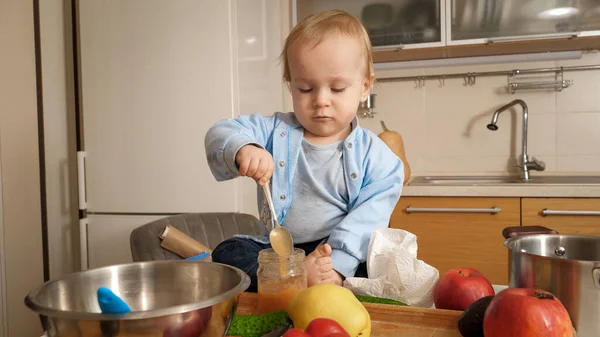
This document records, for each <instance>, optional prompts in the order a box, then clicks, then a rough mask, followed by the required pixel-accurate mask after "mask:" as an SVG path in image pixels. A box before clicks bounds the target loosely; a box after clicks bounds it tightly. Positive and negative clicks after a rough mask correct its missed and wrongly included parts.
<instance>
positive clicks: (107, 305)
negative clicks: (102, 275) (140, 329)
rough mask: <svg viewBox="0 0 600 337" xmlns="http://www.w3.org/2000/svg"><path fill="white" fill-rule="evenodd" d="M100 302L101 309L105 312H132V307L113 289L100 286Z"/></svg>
mask: <svg viewBox="0 0 600 337" xmlns="http://www.w3.org/2000/svg"><path fill="white" fill-rule="evenodd" d="M98 304H99V305H100V310H102V313H105V314H126V313H128V312H131V309H130V308H129V306H128V305H127V303H125V301H123V300H122V299H121V298H120V297H119V296H117V295H116V294H115V293H113V292H112V290H110V289H108V288H105V287H100V288H98Z"/></svg>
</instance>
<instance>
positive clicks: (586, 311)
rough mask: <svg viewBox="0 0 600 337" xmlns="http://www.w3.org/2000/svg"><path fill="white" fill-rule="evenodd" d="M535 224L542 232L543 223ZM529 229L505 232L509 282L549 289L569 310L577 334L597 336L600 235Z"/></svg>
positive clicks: (510, 284)
mask: <svg viewBox="0 0 600 337" xmlns="http://www.w3.org/2000/svg"><path fill="white" fill-rule="evenodd" d="M535 228H536V232H537V233H539V228H540V227H535ZM526 229H527V227H525V226H524V227H522V229H521V231H520V233H518V235H516V236H512V237H511V235H510V233H505V237H509V238H508V239H507V240H506V241H505V243H504V245H505V246H506V247H508V249H509V285H508V286H509V287H511V288H537V289H542V290H546V291H549V292H550V293H552V294H554V295H555V296H556V297H558V299H559V300H560V301H561V302H562V303H563V305H564V306H565V308H566V309H567V311H568V312H569V315H570V316H571V320H572V321H573V326H574V327H575V329H576V330H577V336H578V337H588V336H589V337H591V336H598V332H599V331H600V319H599V318H600V237H596V236H581V235H560V234H527V232H526ZM554 233H556V232H554ZM507 234H508V235H507ZM513 234H514V233H513Z"/></svg>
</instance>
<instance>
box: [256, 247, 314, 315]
mask: <svg viewBox="0 0 600 337" xmlns="http://www.w3.org/2000/svg"><path fill="white" fill-rule="evenodd" d="M304 258H305V254H304V250H302V249H299V248H295V249H294V251H293V252H292V255H290V256H287V257H283V258H282V257H280V256H279V255H277V253H275V251H274V250H273V249H272V248H268V249H263V250H261V251H260V252H259V253H258V270H257V272H256V277H257V281H258V284H257V286H258V312H259V313H261V314H264V313H268V312H273V311H277V310H285V309H287V306H288V303H289V302H290V300H291V299H292V298H293V297H294V296H296V295H297V294H298V293H300V292H301V291H302V290H304V289H306V288H307V283H306V267H305V266H304Z"/></svg>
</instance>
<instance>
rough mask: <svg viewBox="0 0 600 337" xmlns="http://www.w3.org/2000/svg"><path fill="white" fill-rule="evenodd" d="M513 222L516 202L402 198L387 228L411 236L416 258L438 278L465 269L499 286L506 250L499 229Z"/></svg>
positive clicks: (517, 214)
mask: <svg viewBox="0 0 600 337" xmlns="http://www.w3.org/2000/svg"><path fill="white" fill-rule="evenodd" d="M519 224H520V201H519V198H452V197H444V198H438V197H435V198H434V197H402V198H400V201H399V202H398V204H397V205H396V208H395V210H394V212H393V214H392V219H391V222H390V227H392V228H399V229H403V230H406V231H409V232H411V233H413V234H415V235H417V243H418V245H419V246H418V251H417V257H418V258H419V259H420V260H423V261H424V262H425V263H427V264H429V265H432V266H434V267H435V268H437V269H438V270H439V271H440V275H443V274H444V273H446V272H447V271H448V270H450V269H452V268H457V267H469V268H475V269H477V270H479V271H480V272H482V273H483V274H484V275H485V276H486V277H487V278H488V279H489V280H490V281H491V282H492V283H493V284H501V285H503V284H507V283H508V251H507V248H505V247H504V245H503V242H504V237H503V236H502V230H503V229H504V228H506V227H509V226H519Z"/></svg>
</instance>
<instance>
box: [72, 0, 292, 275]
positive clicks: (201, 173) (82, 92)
mask: <svg viewBox="0 0 600 337" xmlns="http://www.w3.org/2000/svg"><path fill="white" fill-rule="evenodd" d="M280 4H281V3H280V2H279V1H277V0H237V1H236V0H228V1H210V0H202V1H198V0H179V1H177V2H170V1H163V0H144V1H79V2H77V7H78V8H77V11H76V12H77V16H78V17H77V21H78V24H77V45H78V56H77V58H76V64H75V66H76V69H77V74H76V75H77V79H78V90H77V96H78V97H77V102H78V104H77V109H78V111H77V116H78V118H77V119H78V120H77V124H78V125H77V127H78V144H77V148H78V153H77V158H78V187H79V200H78V203H79V208H80V223H79V227H80V228H79V229H80V235H79V240H80V246H81V261H80V264H81V268H82V269H87V268H96V267H101V266H107V265H114V264H120V263H127V262H130V261H131V256H130V247H129V234H130V233H131V231H132V230H133V229H135V228H137V227H138V226H141V225H143V224H146V223H148V222H151V221H154V220H156V219H160V218H163V217H166V216H169V215H173V214H180V213H195V212H246V213H250V214H256V185H255V184H254V183H253V182H252V181H248V180H243V179H240V178H238V179H234V180H231V181H227V182H217V181H216V180H215V179H214V178H213V176H212V174H211V173H210V170H209V168H208V166H207V163H206V157H205V151H204V136H205V134H206V131H207V130H208V128H209V127H210V126H211V125H212V124H214V123H215V122H217V121H218V120H221V119H224V118H231V117H236V116H238V115H239V114H249V113H255V112H259V113H262V112H264V113H267V114H269V113H273V112H275V111H281V110H282V108H283V97H284V88H283V85H282V82H281V72H280V70H279V64H278V62H277V56H278V54H279V52H280V48H281V36H282V30H281V27H282V25H281V22H280V20H281V19H280V17H281V15H280V11H281V8H280Z"/></svg>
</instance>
